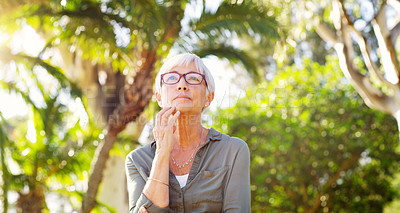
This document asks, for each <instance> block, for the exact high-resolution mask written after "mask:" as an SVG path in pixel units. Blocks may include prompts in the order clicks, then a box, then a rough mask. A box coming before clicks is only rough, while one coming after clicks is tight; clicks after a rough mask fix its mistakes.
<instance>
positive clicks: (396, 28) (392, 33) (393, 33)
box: [390, 22, 400, 46]
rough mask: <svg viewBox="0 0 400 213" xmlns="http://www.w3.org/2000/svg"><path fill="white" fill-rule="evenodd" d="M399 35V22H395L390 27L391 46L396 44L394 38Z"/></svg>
mask: <svg viewBox="0 0 400 213" xmlns="http://www.w3.org/2000/svg"><path fill="white" fill-rule="evenodd" d="M399 35H400V22H399V23H397V24H396V26H394V27H393V28H392V30H390V40H391V41H392V44H393V46H396V40H397V37H399Z"/></svg>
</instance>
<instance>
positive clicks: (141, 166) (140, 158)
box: [125, 128, 250, 213]
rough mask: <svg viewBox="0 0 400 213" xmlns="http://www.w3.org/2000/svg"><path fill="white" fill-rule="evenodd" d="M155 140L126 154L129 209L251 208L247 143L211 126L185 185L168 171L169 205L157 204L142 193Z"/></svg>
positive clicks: (149, 168)
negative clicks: (180, 183)
mask: <svg viewBox="0 0 400 213" xmlns="http://www.w3.org/2000/svg"><path fill="white" fill-rule="evenodd" d="M155 150H156V143H155V141H154V142H152V143H150V144H148V145H145V146H144V147H141V148H138V149H136V150H134V151H132V152H131V153H129V154H128V156H127V157H126V162H125V166H126V168H125V169H126V176H127V181H128V192H129V209H130V212H135V213H136V212H139V208H140V207H142V206H144V207H145V208H146V209H147V211H148V212H149V213H153V212H245V213H247V212H250V168H249V167H250V154H249V148H248V146H247V144H246V143H245V142H244V141H243V140H241V139H239V138H235V137H230V136H228V135H225V134H222V133H219V132H217V131H216V130H214V129H213V128H211V129H210V131H209V132H208V135H207V138H206V142H205V143H204V144H203V145H202V146H201V147H200V148H199V150H198V151H197V153H196V155H195V157H194V160H193V165H192V168H191V169H190V172H189V177H188V181H187V183H186V185H185V186H184V187H183V188H181V187H180V185H179V182H178V180H177V179H176V177H175V175H174V174H173V173H172V171H171V170H170V171H169V198H170V201H169V206H168V207H166V208H160V207H158V206H156V205H154V204H153V203H152V202H151V201H150V200H149V199H147V197H146V196H145V195H144V194H143V193H142V191H143V187H144V185H145V184H146V180H147V177H148V176H149V174H150V170H151V166H152V161H153V158H154V153H155Z"/></svg>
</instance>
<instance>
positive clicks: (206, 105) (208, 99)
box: [204, 92, 214, 108]
mask: <svg viewBox="0 0 400 213" xmlns="http://www.w3.org/2000/svg"><path fill="white" fill-rule="evenodd" d="M212 100H214V92H210V93H208V95H207V97H206V101H205V102H204V108H207V107H209V106H210V104H211V102H212Z"/></svg>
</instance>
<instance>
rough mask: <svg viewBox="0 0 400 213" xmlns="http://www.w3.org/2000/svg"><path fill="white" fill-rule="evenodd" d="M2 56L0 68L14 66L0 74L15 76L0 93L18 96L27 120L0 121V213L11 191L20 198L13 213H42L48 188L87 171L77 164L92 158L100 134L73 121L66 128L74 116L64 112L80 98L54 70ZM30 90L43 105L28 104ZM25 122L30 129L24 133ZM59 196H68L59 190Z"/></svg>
mask: <svg viewBox="0 0 400 213" xmlns="http://www.w3.org/2000/svg"><path fill="white" fill-rule="evenodd" d="M4 50H5V49H3V51H4ZM2 56H3V57H1V60H2V61H3V62H5V63H9V62H13V63H16V64H18V66H17V67H16V68H15V69H7V70H6V69H4V68H2V69H3V70H2V72H6V75H7V73H8V74H10V73H16V75H15V78H16V79H1V80H0V88H2V90H3V91H8V92H10V93H15V94H18V95H19V96H20V97H22V99H23V100H24V101H25V103H26V104H27V105H28V106H29V108H30V109H31V110H30V111H29V116H27V117H22V118H13V119H10V120H7V119H6V118H4V117H3V116H2V115H0V116H1V119H0V155H1V158H0V163H1V170H2V177H1V178H2V180H3V183H4V184H3V186H2V188H3V193H2V197H3V200H4V206H3V210H4V212H7V209H8V199H7V192H8V191H10V190H12V191H16V192H17V193H18V194H19V197H18V200H17V202H16V206H15V207H16V209H17V211H18V212H42V210H43V209H45V208H47V207H46V203H45V193H46V192H48V191H51V188H52V184H51V183H57V182H58V183H66V182H70V183H71V185H73V180H72V179H71V178H70V176H71V174H77V173H78V174H81V173H82V172H83V171H85V170H87V168H85V165H87V164H84V163H82V161H83V160H84V159H85V158H86V157H85V156H86V155H90V154H89V153H91V152H92V151H91V150H92V149H93V148H92V147H90V146H93V145H92V144H93V143H92V141H93V137H96V136H97V135H98V131H99V130H96V128H95V127H94V126H92V127H91V130H90V131H89V132H87V131H85V130H84V129H83V128H82V127H81V125H80V120H79V119H78V118H76V120H75V122H73V123H70V121H71V119H72V118H73V117H74V115H73V114H71V113H70V112H69V111H68V110H67V108H68V103H69V102H74V100H76V101H77V100H81V98H82V93H81V91H80V90H79V89H78V88H77V87H76V86H75V85H74V84H73V83H72V82H70V81H69V79H68V78H66V76H65V75H63V74H62V72H61V71H60V70H59V69H58V68H57V67H54V66H52V65H50V64H48V63H47V62H46V61H43V60H42V59H40V58H37V57H32V56H27V55H24V54H22V53H19V54H14V55H13V54H11V53H9V54H4V52H3V54H2ZM5 56H6V57H5ZM29 82H30V83H29ZM46 82H47V83H46ZM49 82H51V83H49ZM35 89H36V90H37V91H38V92H39V93H40V94H42V98H43V99H42V100H40V99H39V100H38V99H34V98H33V97H34V96H32V94H31V93H30V91H31V90H35ZM68 99H70V100H68ZM82 106H84V105H82ZM27 122H28V123H31V124H33V125H32V126H31V127H29V125H28V127H27V125H26V123H27ZM89 125H90V124H89ZM29 128H32V129H29ZM30 131H31V133H33V134H30V133H29V132H30ZM96 133H97V134H96ZM10 162H14V164H15V165H17V169H18V170H19V172H17V173H15V172H14V173H12V172H11V168H10V165H9V163H10ZM14 167H15V166H14ZM14 171H15V168H14ZM53 185H54V184H53ZM26 187H28V188H29V191H28V192H26V190H25V188H26ZM62 191H64V193H65V192H66V191H67V190H66V189H65V188H62V189H59V192H61V193H62Z"/></svg>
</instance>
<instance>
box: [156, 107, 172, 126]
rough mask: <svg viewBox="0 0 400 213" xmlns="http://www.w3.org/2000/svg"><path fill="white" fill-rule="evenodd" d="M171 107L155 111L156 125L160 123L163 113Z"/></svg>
mask: <svg viewBox="0 0 400 213" xmlns="http://www.w3.org/2000/svg"><path fill="white" fill-rule="evenodd" d="M170 108H171V107H165V108H163V109H161V110H160V112H158V113H157V115H156V125H161V119H162V117H163V115H164V113H165V112H166V111H167V110H169V109H170Z"/></svg>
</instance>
